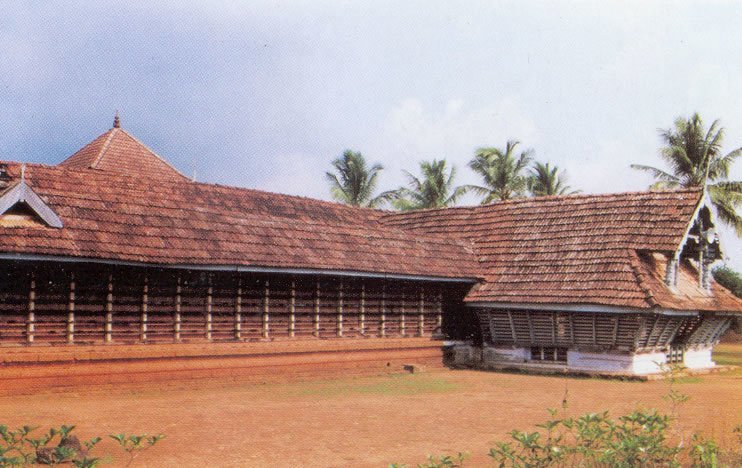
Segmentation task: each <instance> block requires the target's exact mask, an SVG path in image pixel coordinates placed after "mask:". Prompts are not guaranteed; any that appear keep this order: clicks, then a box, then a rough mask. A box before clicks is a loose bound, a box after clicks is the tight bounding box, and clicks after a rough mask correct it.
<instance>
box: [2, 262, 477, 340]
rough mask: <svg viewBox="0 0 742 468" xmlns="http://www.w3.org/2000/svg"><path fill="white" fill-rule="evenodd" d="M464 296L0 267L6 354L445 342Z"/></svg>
mask: <svg viewBox="0 0 742 468" xmlns="http://www.w3.org/2000/svg"><path fill="white" fill-rule="evenodd" d="M465 292H466V288H463V287H462V286H460V285H459V286H455V287H454V286H450V285H446V284H445V283H434V282H429V281H417V282H415V281H399V280H382V279H362V278H350V277H327V276H313V275H302V276H300V275H278V274H271V275H268V274H251V273H224V272H211V273H209V272H199V271H188V270H165V269H145V268H123V267H117V268H113V267H105V266H100V265H93V264H86V265H80V264H62V263H43V264H42V263H34V264H31V263H26V262H4V263H2V264H0V345H4V344H31V343H38V344H73V343H81V344H83V343H84V344H91V343H140V342H155V343H162V342H196V341H250V340H272V339H317V338H320V339H324V338H334V339H339V338H358V337H405V336H410V337H412V336H433V335H439V334H440V333H441V331H442V329H443V328H444V324H443V322H444V320H447V321H451V319H450V318H445V317H447V316H450V315H451V314H453V313H455V312H456V310H453V309H454V307H453V306H456V305H459V306H460V304H462V300H463V297H464V294H465Z"/></svg>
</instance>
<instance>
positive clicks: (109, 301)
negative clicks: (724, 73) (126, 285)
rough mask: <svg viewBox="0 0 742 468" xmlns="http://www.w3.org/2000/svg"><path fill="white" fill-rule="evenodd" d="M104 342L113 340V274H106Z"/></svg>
mask: <svg viewBox="0 0 742 468" xmlns="http://www.w3.org/2000/svg"><path fill="white" fill-rule="evenodd" d="M105 333H106V343H110V342H111V341H113V274H109V275H108V294H106V325H105Z"/></svg>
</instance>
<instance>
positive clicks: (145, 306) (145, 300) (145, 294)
mask: <svg viewBox="0 0 742 468" xmlns="http://www.w3.org/2000/svg"><path fill="white" fill-rule="evenodd" d="M148 312H149V278H148V276H147V274H146V273H145V274H144V286H143V287H142V316H141V329H140V330H139V339H140V340H141V341H147V313H148Z"/></svg>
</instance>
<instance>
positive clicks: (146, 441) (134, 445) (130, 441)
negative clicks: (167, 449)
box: [108, 434, 165, 466]
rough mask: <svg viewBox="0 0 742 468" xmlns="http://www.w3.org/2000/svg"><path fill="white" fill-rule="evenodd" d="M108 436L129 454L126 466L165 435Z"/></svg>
mask: <svg viewBox="0 0 742 468" xmlns="http://www.w3.org/2000/svg"><path fill="white" fill-rule="evenodd" d="M108 437H110V438H111V439H113V440H115V441H116V442H118V443H119V446H121V448H122V449H124V451H125V452H126V453H127V454H129V462H128V463H127V464H126V466H130V465H131V464H132V463H133V462H134V459H135V458H137V457H138V456H139V455H141V454H142V452H143V451H145V450H147V449H148V448H150V447H152V446H153V445H155V444H156V443H157V442H159V441H160V440H162V438H164V437H165V436H164V435H162V434H157V435H153V436H150V435H147V434H142V435H129V436H127V435H126V434H111V435H109V436H108Z"/></svg>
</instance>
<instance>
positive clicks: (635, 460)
mask: <svg viewBox="0 0 742 468" xmlns="http://www.w3.org/2000/svg"><path fill="white" fill-rule="evenodd" d="M663 373H664V375H665V378H666V382H667V383H668V393H667V395H666V396H665V400H666V401H668V402H669V404H670V407H671V414H663V413H660V412H658V411H657V410H643V409H636V410H634V411H632V412H631V413H629V414H626V415H623V416H619V417H618V418H613V417H611V415H610V414H609V412H608V411H603V412H599V413H588V414H584V415H582V416H579V417H570V416H568V415H567V394H568V393H567V392H566V391H565V396H564V399H563V401H562V411H561V412H560V411H558V410H556V409H549V410H548V411H549V415H550V417H549V418H548V419H547V420H546V421H544V422H543V423H541V424H537V425H536V427H537V430H535V431H531V432H529V431H521V430H517V429H515V430H512V431H510V432H509V436H510V440H505V441H499V442H496V443H495V446H494V447H492V448H490V451H489V453H488V455H489V457H490V458H491V459H492V461H493V462H494V465H495V466H499V467H552V466H553V467H560V466H615V467H627V468H628V467H634V466H670V467H679V466H682V465H689V466H694V467H717V466H739V465H740V463H742V453H740V452H739V450H738V449H732V450H727V451H722V450H721V448H720V447H719V445H718V444H717V442H716V441H715V440H714V439H710V438H706V437H704V436H702V435H701V434H698V433H696V434H693V435H692V437H691V438H690V440H689V441H690V443H689V444H688V445H686V443H685V436H684V434H682V429H681V428H680V424H679V414H678V409H679V407H680V406H681V405H682V404H684V403H685V402H687V401H688V398H689V397H688V395H686V394H684V393H682V392H680V391H679V390H678V388H677V384H678V383H679V382H680V381H681V380H680V378H679V377H680V375H681V373H682V369H680V368H679V367H677V366H665V367H664V368H663ZM734 434H735V436H736V437H737V446H742V426H737V427H735V428H734ZM463 461H464V456H463V455H462V454H461V453H459V457H458V459H456V458H453V457H450V456H443V457H434V456H429V457H428V462H427V463H424V464H420V465H418V468H421V467H422V468H439V467H440V468H444V467H446V468H447V467H459V466H462V465H463ZM401 466H404V465H391V467H392V468H395V467H401Z"/></svg>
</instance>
